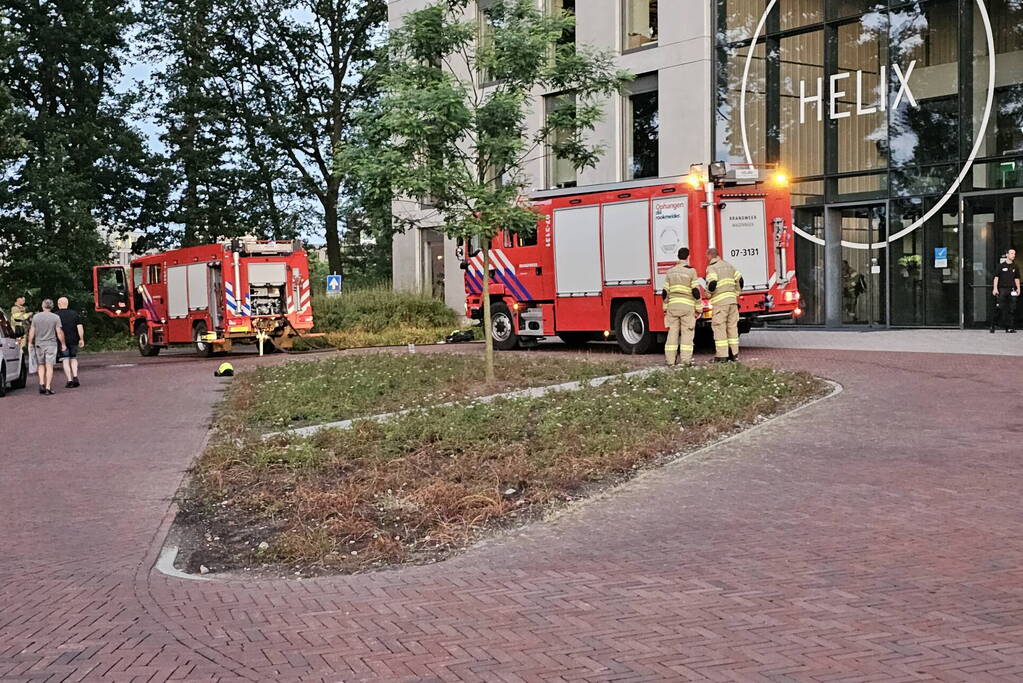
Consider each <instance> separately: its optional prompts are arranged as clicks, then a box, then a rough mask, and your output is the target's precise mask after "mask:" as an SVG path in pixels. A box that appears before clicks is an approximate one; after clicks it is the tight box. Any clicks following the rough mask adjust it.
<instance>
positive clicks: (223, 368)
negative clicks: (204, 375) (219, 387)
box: [213, 363, 234, 377]
mask: <svg viewBox="0 0 1023 683" xmlns="http://www.w3.org/2000/svg"><path fill="white" fill-rule="evenodd" d="M213 376H214V377H234V366H233V365H231V364H230V363H221V364H220V367H219V368H217V371H216V372H214V373H213Z"/></svg>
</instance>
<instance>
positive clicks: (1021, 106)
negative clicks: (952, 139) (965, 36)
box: [973, 0, 1023, 157]
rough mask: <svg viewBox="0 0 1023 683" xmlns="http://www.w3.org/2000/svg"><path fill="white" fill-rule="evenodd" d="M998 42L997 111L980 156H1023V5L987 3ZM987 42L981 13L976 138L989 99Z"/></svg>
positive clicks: (1002, 0)
mask: <svg viewBox="0 0 1023 683" xmlns="http://www.w3.org/2000/svg"><path fill="white" fill-rule="evenodd" d="M987 7H988V14H989V16H990V18H991V28H992V31H993V34H994V38H995V55H996V60H997V61H996V64H997V69H996V73H995V98H994V100H995V101H994V111H993V112H992V114H991V121H990V123H989V124H988V128H987V131H986V133H985V135H984V140H983V144H982V145H981V149H980V156H981V157H986V156H1002V155H1005V154H1009V153H1017V154H1020V153H1023V2H1020V0H988V1H987ZM989 64H990V61H989V60H988V56H987V39H986V36H985V33H984V28H983V23H982V21H981V18H980V11H979V10H978V9H976V8H974V14H973V125H974V130H973V134H974V135H977V134H978V131H979V126H980V123H981V121H982V119H983V113H984V104H985V102H986V99H987V87H988V68H989Z"/></svg>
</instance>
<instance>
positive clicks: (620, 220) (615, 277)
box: [601, 199, 650, 286]
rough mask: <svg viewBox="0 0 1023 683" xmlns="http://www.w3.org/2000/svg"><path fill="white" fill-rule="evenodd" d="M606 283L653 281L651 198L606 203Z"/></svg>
mask: <svg viewBox="0 0 1023 683" xmlns="http://www.w3.org/2000/svg"><path fill="white" fill-rule="evenodd" d="M601 210H602V211H603V216H602V225H603V239H604V284H605V285H612V286H614V285H645V284H648V283H649V282H650V202H648V201H647V200H645V199H644V200H641V201H635V202H615V203H611V204H604V206H603V207H601Z"/></svg>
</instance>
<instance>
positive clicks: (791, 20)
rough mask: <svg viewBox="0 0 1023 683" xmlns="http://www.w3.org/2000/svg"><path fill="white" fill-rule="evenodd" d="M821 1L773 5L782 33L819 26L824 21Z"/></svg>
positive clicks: (795, 0)
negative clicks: (804, 27)
mask: <svg viewBox="0 0 1023 683" xmlns="http://www.w3.org/2000/svg"><path fill="white" fill-rule="evenodd" d="M822 3H823V0H786V1H785V2H779V3H778V4H777V5H775V6H776V7H777V8H778V10H777V11H778V23H779V25H780V27H781V30H782V31H787V30H789V29H793V28H799V27H801V26H810V25H812V24H819V23H821V22H822V21H823V20H824V11H823V9H822V7H821V5H822Z"/></svg>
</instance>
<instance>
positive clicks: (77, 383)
mask: <svg viewBox="0 0 1023 683" xmlns="http://www.w3.org/2000/svg"><path fill="white" fill-rule="evenodd" d="M71 386H73V387H80V386H82V385H81V384H80V383H79V382H78V378H77V377H75V378H74V379H73V380H71Z"/></svg>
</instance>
